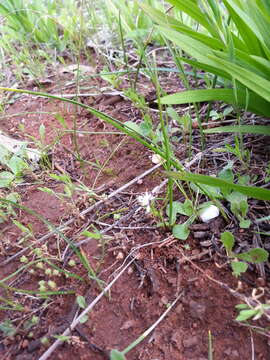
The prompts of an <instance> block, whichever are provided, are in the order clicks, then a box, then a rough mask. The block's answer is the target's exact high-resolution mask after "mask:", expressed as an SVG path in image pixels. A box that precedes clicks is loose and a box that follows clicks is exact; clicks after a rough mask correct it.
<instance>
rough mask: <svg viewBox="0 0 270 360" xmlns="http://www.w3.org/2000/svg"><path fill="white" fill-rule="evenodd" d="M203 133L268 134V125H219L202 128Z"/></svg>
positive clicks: (269, 130) (269, 131) (269, 134)
mask: <svg viewBox="0 0 270 360" xmlns="http://www.w3.org/2000/svg"><path fill="white" fill-rule="evenodd" d="M204 133H205V134H215V133H241V134H257V135H266V136H270V126H264V125H239V126H219V127H216V128H213V129H207V130H204Z"/></svg>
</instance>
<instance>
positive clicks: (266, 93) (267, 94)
mask: <svg viewBox="0 0 270 360" xmlns="http://www.w3.org/2000/svg"><path fill="white" fill-rule="evenodd" d="M210 57H211V58H212V60H213V61H214V62H215V63H216V65H217V66H221V67H222V68H223V69H225V71H226V72H227V73H229V74H230V75H231V77H232V78H233V79H236V80H238V81H239V82H240V83H241V84H243V85H244V86H246V87H247V88H248V89H250V90H252V91H254V92H255V93H257V94H258V95H259V96H261V97H262V98H264V99H265V100H267V101H268V102H270V81H268V80H265V79H264V78H263V77H261V76H259V75H257V74H255V73H254V72H253V71H250V70H247V69H244V68H243V67H242V66H239V65H236V64H234V63H232V62H229V61H226V60H222V59H220V58H218V57H217V56H215V57H212V56H210ZM269 107H270V105H269Z"/></svg>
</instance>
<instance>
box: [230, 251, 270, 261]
mask: <svg viewBox="0 0 270 360" xmlns="http://www.w3.org/2000/svg"><path fill="white" fill-rule="evenodd" d="M236 256H237V258H238V259H241V260H245V261H248V262H251V263H254V264H258V263H261V262H264V261H267V259H268V257H269V254H268V251H266V250H264V249H261V248H255V249H251V250H249V251H247V252H245V253H242V254H237V255H236Z"/></svg>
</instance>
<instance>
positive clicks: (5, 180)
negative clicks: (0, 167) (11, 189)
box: [0, 171, 15, 188]
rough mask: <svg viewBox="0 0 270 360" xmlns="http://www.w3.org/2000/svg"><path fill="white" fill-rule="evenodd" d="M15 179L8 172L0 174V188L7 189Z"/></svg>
mask: <svg viewBox="0 0 270 360" xmlns="http://www.w3.org/2000/svg"><path fill="white" fill-rule="evenodd" d="M14 179H15V175H14V174H12V173H11V172H9V171H1V172H0V188H3V187H8V186H10V184H11V183H12V181H13V180H14Z"/></svg>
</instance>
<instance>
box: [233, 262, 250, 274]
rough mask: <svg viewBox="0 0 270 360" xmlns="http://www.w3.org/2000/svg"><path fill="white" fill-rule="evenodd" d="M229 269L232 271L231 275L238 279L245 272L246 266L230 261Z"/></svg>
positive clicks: (242, 263)
mask: <svg viewBox="0 0 270 360" xmlns="http://www.w3.org/2000/svg"><path fill="white" fill-rule="evenodd" d="M231 267H232V270H233V275H234V276H236V277H238V276H240V275H241V274H242V273H244V272H246V271H247V268H248V265H247V264H246V263H244V262H242V261H232V262H231Z"/></svg>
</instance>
